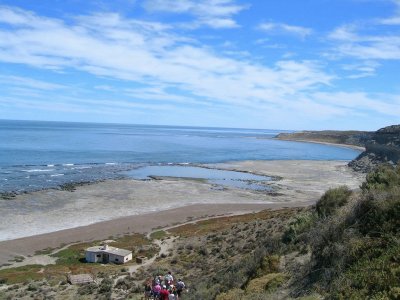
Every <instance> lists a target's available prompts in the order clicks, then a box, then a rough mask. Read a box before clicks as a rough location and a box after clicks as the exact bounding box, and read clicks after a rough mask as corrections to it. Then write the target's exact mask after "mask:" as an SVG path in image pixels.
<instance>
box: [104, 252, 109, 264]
mask: <svg viewBox="0 0 400 300" xmlns="http://www.w3.org/2000/svg"><path fill="white" fill-rule="evenodd" d="M109 260H110V255H109V254H107V253H104V254H103V263H105V264H107V263H108V262H109Z"/></svg>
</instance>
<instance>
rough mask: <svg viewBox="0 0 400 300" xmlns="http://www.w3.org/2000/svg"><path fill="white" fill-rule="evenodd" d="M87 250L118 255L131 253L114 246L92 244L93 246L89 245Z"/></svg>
mask: <svg viewBox="0 0 400 300" xmlns="http://www.w3.org/2000/svg"><path fill="white" fill-rule="evenodd" d="M86 251H88V252H100V253H109V254H115V255H119V256H127V255H129V254H131V253H132V251H130V250H126V249H119V248H116V247H111V246H107V247H104V246H94V247H89V248H87V249H86Z"/></svg>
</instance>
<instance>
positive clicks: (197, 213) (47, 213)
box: [0, 161, 363, 264]
mask: <svg viewBox="0 0 400 300" xmlns="http://www.w3.org/2000/svg"><path fill="white" fill-rule="evenodd" d="M206 167H212V168H219V169H226V170H238V171H246V172H254V173H256V174H260V175H268V176H273V177H279V178H280V180H276V181H271V182H270V183H269V184H270V186H271V187H272V188H273V191H274V193H266V192H259V191H251V190H242V189H236V188H224V189H215V187H214V186H212V185H210V184H209V183H207V182H204V181H199V180H187V179H173V178H164V179H162V180H148V181H138V180H128V179H125V180H108V181H104V182H100V183H96V184H91V185H86V186H80V187H78V188H77V189H76V190H75V191H74V192H68V191H60V190H47V191H40V192H35V193H30V194H25V195H19V196H17V197H16V198H15V199H13V200H9V201H2V202H1V205H0V212H1V215H2V224H1V227H0V238H2V240H3V241H1V242H0V264H4V263H6V262H7V261H8V260H9V259H11V258H13V257H15V256H17V255H24V256H27V255H32V254H34V252H35V251H38V250H41V249H45V248H48V247H51V248H56V247H59V246H60V245H61V244H68V243H72V242H77V241H87V240H98V239H105V238H108V237H110V236H116V235H120V234H128V233H133V232H139V233H145V232H149V231H151V230H152V229H154V228H157V227H166V226H170V225H173V224H176V223H183V222H186V221H188V220H190V219H192V218H205V217H212V216H218V215H226V214H239V213H250V212H255V211H260V210H263V209H267V208H271V209H275V208H280V207H290V206H292V207H293V206H305V205H310V204H312V203H315V201H316V200H317V199H318V198H319V197H320V196H321V195H322V194H323V192H324V191H325V190H327V189H328V188H330V187H335V186H339V185H343V184H346V185H348V186H349V187H350V188H352V189H356V188H358V186H359V185H360V183H361V181H362V180H363V176H362V175H359V174H357V173H354V172H353V171H351V170H350V169H349V168H348V167H347V166H346V162H342V161H242V162H232V163H222V164H209V165H206ZM18 235H19V236H20V238H14V239H10V238H8V240H5V239H7V237H12V236H18Z"/></svg>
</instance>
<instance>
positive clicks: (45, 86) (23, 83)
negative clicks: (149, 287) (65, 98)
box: [0, 75, 66, 91]
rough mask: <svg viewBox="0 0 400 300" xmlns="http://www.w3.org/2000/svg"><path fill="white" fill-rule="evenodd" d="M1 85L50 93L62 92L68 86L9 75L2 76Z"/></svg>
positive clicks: (0, 76) (0, 77) (0, 78)
mask: <svg viewBox="0 0 400 300" xmlns="http://www.w3.org/2000/svg"><path fill="white" fill-rule="evenodd" d="M0 83H2V84H5V85H7V86H19V87H27V88H31V89H38V90H48V91H52V90H60V89H65V88H66V86H64V85H61V84H57V83H51V82H47V81H42V80H37V79H33V78H28V77H22V76H13V75H8V76H6V75H0Z"/></svg>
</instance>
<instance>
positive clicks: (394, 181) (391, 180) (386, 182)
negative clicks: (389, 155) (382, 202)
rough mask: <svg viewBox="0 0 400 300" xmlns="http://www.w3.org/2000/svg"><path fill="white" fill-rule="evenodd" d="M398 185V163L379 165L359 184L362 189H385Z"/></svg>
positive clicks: (399, 182)
mask: <svg viewBox="0 0 400 300" xmlns="http://www.w3.org/2000/svg"><path fill="white" fill-rule="evenodd" d="M399 186H400V165H398V166H397V167H393V166H390V165H384V166H379V167H378V168H377V169H375V170H374V171H372V172H370V173H369V174H368V175H367V178H366V181H365V182H364V183H363V184H362V185H361V188H362V189H363V191H371V190H381V191H382V190H387V189H390V188H392V187H399Z"/></svg>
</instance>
